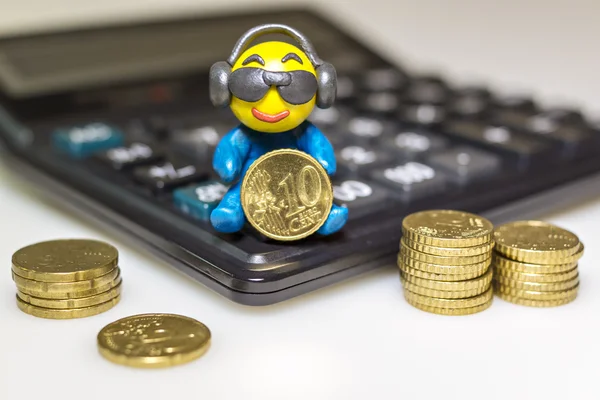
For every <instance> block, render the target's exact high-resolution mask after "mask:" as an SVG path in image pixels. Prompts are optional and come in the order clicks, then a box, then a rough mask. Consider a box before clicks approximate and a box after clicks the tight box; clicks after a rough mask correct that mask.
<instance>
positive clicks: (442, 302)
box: [404, 287, 494, 308]
mask: <svg viewBox="0 0 600 400" xmlns="http://www.w3.org/2000/svg"><path fill="white" fill-rule="evenodd" d="M493 295H494V292H493V290H492V288H491V287H490V288H489V289H487V290H486V291H485V292H483V293H482V294H479V295H477V296H473V297H469V298H466V299H441V298H436V297H427V296H423V295H420V294H417V293H414V292H411V291H410V290H407V289H404V296H405V297H406V298H407V299H408V298H410V299H411V300H412V301H415V302H417V303H421V304H425V305H427V306H430V307H438V308H469V307H476V306H479V305H481V304H484V303H485V302H487V301H489V300H490V299H491V298H492V297H493Z"/></svg>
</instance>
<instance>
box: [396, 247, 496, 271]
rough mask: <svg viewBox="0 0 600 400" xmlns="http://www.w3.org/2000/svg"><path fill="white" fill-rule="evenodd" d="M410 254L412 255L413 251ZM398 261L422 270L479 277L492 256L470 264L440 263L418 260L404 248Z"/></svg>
mask: <svg viewBox="0 0 600 400" xmlns="http://www.w3.org/2000/svg"><path fill="white" fill-rule="evenodd" d="M410 254H411V255H412V253H410ZM398 262H402V263H404V264H406V265H408V266H409V267H411V268H414V269H420V270H421V271H424V272H431V273H434V274H450V275H464V274H470V273H475V276H474V277H477V276H480V275H482V274H483V273H484V272H485V271H487V269H488V267H489V265H490V264H491V263H492V258H491V257H490V258H488V259H484V261H481V262H477V263H475V264H468V265H440V264H433V263H431V262H426V261H421V260H416V259H414V258H412V257H410V256H409V255H407V254H406V253H405V252H404V249H403V250H402V251H401V252H400V254H398Z"/></svg>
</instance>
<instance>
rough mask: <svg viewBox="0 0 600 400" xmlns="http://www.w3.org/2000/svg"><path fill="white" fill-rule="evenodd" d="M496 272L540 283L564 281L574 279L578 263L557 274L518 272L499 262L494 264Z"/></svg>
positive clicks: (499, 274) (500, 274)
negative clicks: (506, 267) (501, 265)
mask: <svg viewBox="0 0 600 400" xmlns="http://www.w3.org/2000/svg"><path fill="white" fill-rule="evenodd" d="M494 274H495V275H496V276H499V277H500V276H501V277H504V278H508V279H513V280H516V281H524V282H538V283H551V282H564V281H568V280H569V279H573V278H574V277H576V276H577V274H578V272H577V265H575V267H574V268H573V269H570V270H568V271H565V272H558V273H555V274H530V273H526V272H518V271H513V270H510V269H505V268H500V267H499V266H498V265H497V264H495V265H494Z"/></svg>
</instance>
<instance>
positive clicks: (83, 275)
mask: <svg viewBox="0 0 600 400" xmlns="http://www.w3.org/2000/svg"><path fill="white" fill-rule="evenodd" d="M118 256H119V254H118V251H117V249H115V248H114V247H113V246H111V245H109V244H107V243H104V242H98V241H94V240H53V241H48V242H42V243H37V244H33V245H31V246H27V247H24V248H22V249H20V250H18V251H17V252H16V253H15V254H13V257H12V276H13V280H14V281H15V283H16V285H17V289H18V291H17V305H18V307H19V308H20V309H21V310H22V311H24V312H26V313H28V314H31V315H34V316H36V317H41V318H51V319H72V318H82V317H89V316H92V315H96V314H100V313H102V312H104V311H107V310H109V309H111V308H112V307H113V306H114V305H115V304H117V303H118V302H119V300H120V297H121V296H120V294H121V273H120V269H119V267H118Z"/></svg>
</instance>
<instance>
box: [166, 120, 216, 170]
mask: <svg viewBox="0 0 600 400" xmlns="http://www.w3.org/2000/svg"><path fill="white" fill-rule="evenodd" d="M226 130H227V129H226V128H224V127H222V128H221V129H219V128H218V127H216V126H199V127H195V128H192V129H187V130H181V131H177V132H175V133H173V136H172V139H171V149H172V150H173V151H174V152H175V153H176V154H178V155H183V156H184V157H186V158H187V159H188V160H190V161H193V163H195V164H197V163H199V164H202V163H206V162H211V159H212V155H213V153H214V151H215V149H216V148H217V145H218V144H219V141H220V140H221V137H222V136H224V135H225V134H226V133H227V132H226Z"/></svg>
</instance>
